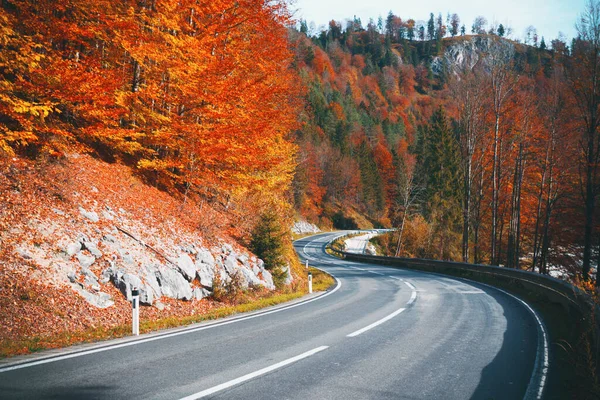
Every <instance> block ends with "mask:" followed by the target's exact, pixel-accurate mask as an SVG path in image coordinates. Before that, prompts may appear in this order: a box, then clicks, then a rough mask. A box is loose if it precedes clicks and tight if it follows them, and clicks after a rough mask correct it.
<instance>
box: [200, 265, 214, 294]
mask: <svg viewBox="0 0 600 400" xmlns="http://www.w3.org/2000/svg"><path fill="white" fill-rule="evenodd" d="M196 276H197V277H198V279H199V280H200V284H201V285H202V286H204V287H206V288H212V286H213V279H214V277H215V266H214V264H213V265H208V264H204V263H202V262H196Z"/></svg>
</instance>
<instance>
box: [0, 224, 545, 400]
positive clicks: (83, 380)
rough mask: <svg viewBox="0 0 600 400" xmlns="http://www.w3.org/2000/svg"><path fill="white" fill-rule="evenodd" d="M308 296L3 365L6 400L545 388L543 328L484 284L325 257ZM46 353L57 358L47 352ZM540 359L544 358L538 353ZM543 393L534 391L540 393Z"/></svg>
mask: <svg viewBox="0 0 600 400" xmlns="http://www.w3.org/2000/svg"><path fill="white" fill-rule="evenodd" d="M330 235H331V234H323V235H318V236H313V237H310V238H306V239H302V240H300V241H297V242H296V249H297V251H298V253H299V254H300V256H301V258H303V259H308V260H309V263H310V264H311V265H314V266H317V267H319V268H322V269H324V270H326V271H328V272H330V273H331V274H333V275H334V276H335V277H336V278H337V280H338V285H337V286H336V287H335V288H334V289H333V290H330V291H329V292H327V293H325V294H324V295H323V294H322V295H317V296H314V297H310V298H309V299H308V300H307V301H306V300H305V301H301V302H296V303H293V304H291V305H285V306H282V307H278V308H274V309H269V310H267V311H266V312H259V313H255V314H250V315H242V316H238V317H236V318H233V319H227V320H223V321H220V322H216V323H211V324H199V325H196V326H194V327H192V328H186V329H180V330H173V331H168V332H163V333H161V334H154V335H142V336H140V339H141V340H133V341H132V340H131V339H128V340H119V341H113V342H109V343H104V344H102V345H100V346H86V347H83V348H79V349H78V350H77V352H75V353H72V352H71V353H70V352H69V350H67V351H66V352H63V353H59V354H53V355H51V356H50V357H49V358H48V356H45V355H42V356H41V357H42V358H39V359H32V360H29V361H26V362H24V363H23V361H19V362H21V364H17V365H12V366H11V365H10V364H9V365H6V364H4V365H2V366H0V398H1V399H13V398H19V399H32V398H43V399H83V398H85V399H183V398H189V399H193V398H219V399H221V398H222V399H307V398H312V399H345V400H348V399H469V398H472V399H521V398H524V396H525V393H526V392H527V390H528V388H529V389H530V391H529V393H530V394H531V393H536V394H537V393H539V390H538V387H537V386H538V385H539V382H538V379H532V371H533V370H534V366H535V365H536V363H539V356H538V352H537V350H536V349H537V348H538V333H539V332H538V326H537V322H536V320H535V318H534V317H533V316H532V314H531V313H530V311H529V310H528V309H527V308H526V307H525V306H524V305H523V304H521V303H520V302H519V301H518V300H516V299H515V298H513V297H512V296H510V295H507V294H505V293H503V292H501V291H498V290H495V289H493V288H489V287H486V286H482V285H478V284H474V283H467V282H464V281H459V280H455V279H451V278H446V277H441V276H436V275H429V274H424V273H420V272H414V271H406V270H399V269H391V268H386V267H382V266H373V265H367V264H358V263H351V262H344V261H340V260H337V259H335V258H332V257H331V256H329V255H326V254H325V253H324V251H323V245H324V243H325V242H326V241H327V240H329V236H330ZM44 357H45V358H44ZM536 357H537V360H538V361H536ZM533 398H535V397H533Z"/></svg>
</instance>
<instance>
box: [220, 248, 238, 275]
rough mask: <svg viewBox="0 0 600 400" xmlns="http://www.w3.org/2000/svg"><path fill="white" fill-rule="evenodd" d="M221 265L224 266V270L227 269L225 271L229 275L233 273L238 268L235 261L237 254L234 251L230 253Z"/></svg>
mask: <svg viewBox="0 0 600 400" xmlns="http://www.w3.org/2000/svg"><path fill="white" fill-rule="evenodd" d="M223 265H224V266H225V270H226V271H227V273H228V274H229V275H233V274H234V273H235V272H236V271H237V270H238V269H239V264H238V261H237V256H236V254H235V253H231V254H230V255H229V256H228V257H227V258H226V259H225V261H224V262H223Z"/></svg>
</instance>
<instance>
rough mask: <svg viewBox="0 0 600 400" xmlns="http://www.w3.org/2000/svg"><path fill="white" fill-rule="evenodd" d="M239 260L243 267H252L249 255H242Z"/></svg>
mask: <svg viewBox="0 0 600 400" xmlns="http://www.w3.org/2000/svg"><path fill="white" fill-rule="evenodd" d="M237 259H238V261H239V262H240V263H241V264H242V265H243V266H245V267H250V262H249V259H248V255H247V254H240V255H239V256H238V258H237Z"/></svg>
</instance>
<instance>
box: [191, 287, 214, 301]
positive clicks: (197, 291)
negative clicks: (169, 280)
mask: <svg viewBox="0 0 600 400" xmlns="http://www.w3.org/2000/svg"><path fill="white" fill-rule="evenodd" d="M211 294H212V293H211V292H209V291H208V290H206V289H204V288H194V291H193V296H194V299H196V300H202V299H203V298H205V297H208V296H210V295H211Z"/></svg>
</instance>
